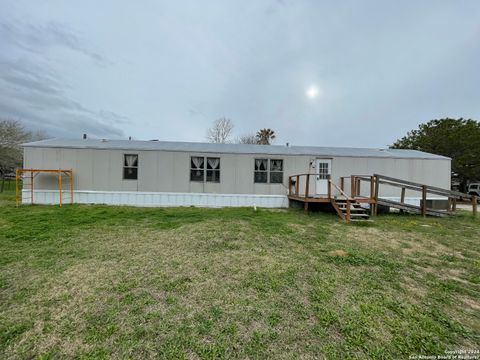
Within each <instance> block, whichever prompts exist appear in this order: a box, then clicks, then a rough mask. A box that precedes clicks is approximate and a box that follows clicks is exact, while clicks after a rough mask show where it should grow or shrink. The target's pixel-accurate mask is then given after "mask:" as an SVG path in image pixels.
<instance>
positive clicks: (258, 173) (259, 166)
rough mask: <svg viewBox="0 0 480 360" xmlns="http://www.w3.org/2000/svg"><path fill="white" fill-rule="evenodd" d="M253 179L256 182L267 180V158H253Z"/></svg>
mask: <svg viewBox="0 0 480 360" xmlns="http://www.w3.org/2000/svg"><path fill="white" fill-rule="evenodd" d="M254 161H255V172H254V177H253V181H254V182H256V183H266V182H268V159H255V160H254Z"/></svg>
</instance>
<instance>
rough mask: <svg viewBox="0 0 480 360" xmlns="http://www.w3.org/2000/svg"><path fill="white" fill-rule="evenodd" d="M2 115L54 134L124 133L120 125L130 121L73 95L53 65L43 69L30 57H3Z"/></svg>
mask: <svg viewBox="0 0 480 360" xmlns="http://www.w3.org/2000/svg"><path fill="white" fill-rule="evenodd" d="M0 66H1V68H2V71H1V72H0V84H1V87H2V89H3V90H2V94H3V96H2V97H1V98H0V116H1V117H3V118H13V119H18V120H21V121H22V122H24V123H25V124H26V125H27V126H29V127H31V128H32V129H39V130H44V131H45V132H47V133H48V134H49V135H51V136H72V135H73V134H75V135H77V134H81V133H83V132H87V133H90V134H92V135H94V136H110V137H111V136H113V137H121V136H123V131H122V130H120V128H119V127H118V126H119V125H124V124H128V123H129V119H128V118H127V117H126V116H123V115H119V114H117V113H115V112H112V111H108V110H103V109H100V110H92V109H89V108H87V107H85V106H83V105H82V104H80V103H79V102H77V101H75V100H73V99H71V98H69V97H68V96H67V95H66V93H65V91H64V90H63V88H62V86H61V78H60V77H59V76H58V75H56V74H55V73H54V72H53V71H52V70H51V69H50V70H48V71H46V72H42V71H41V70H42V69H43V68H42V69H40V68H39V66H38V65H35V64H32V63H31V62H30V61H21V62H11V61H6V60H4V61H1V62H0Z"/></svg>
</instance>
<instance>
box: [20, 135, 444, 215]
mask: <svg viewBox="0 0 480 360" xmlns="http://www.w3.org/2000/svg"><path fill="white" fill-rule="evenodd" d="M23 146H24V155H25V156H24V168H25V169H40V170H41V169H44V170H47V169H50V170H55V169H70V170H71V171H72V173H73V187H72V188H73V193H74V202H76V203H96V204H112V205H135V206H215V207H221V206H252V205H257V206H260V207H288V205H289V197H288V191H289V187H291V185H292V183H291V182H289V177H290V176H293V175H296V174H305V173H310V174H314V176H313V177H312V180H311V182H310V183H309V193H310V194H314V195H315V194H317V195H322V194H326V193H327V191H333V192H334V193H338V190H337V188H333V190H332V189H330V190H329V189H328V181H327V179H331V182H332V183H335V184H337V185H339V184H340V179H341V177H348V176H350V175H352V174H361V175H366V176H367V175H372V174H382V175H386V176H390V177H394V178H400V179H404V180H407V181H412V182H417V183H422V184H426V185H429V186H435V187H438V188H443V189H450V175H451V168H450V166H451V164H450V163H451V160H450V159H449V158H446V157H443V156H438V155H434V154H429V153H424V152H420V151H413V150H392V149H361V148H336V147H314V146H278V145H246V144H211V143H189V142H165V141H131V140H92V139H84V140H83V139H79V140H66V139H50V140H42V141H37V142H32V143H27V144H24V145H23ZM57 180H58V179H57V176H56V175H55V174H54V173H38V174H37V175H36V177H35V181H34V182H35V185H34V187H32V188H26V189H24V190H23V191H24V193H23V197H22V199H23V202H30V198H29V196H30V194H29V191H31V190H32V189H33V196H34V198H35V203H37V204H53V203H58V200H59V191H58V189H59V188H58V181H57ZM67 187H68V185H67V184H63V185H62V188H63V189H64V190H67ZM381 191H382V194H380V195H381V196H383V197H385V198H392V199H395V198H398V197H399V194H398V191H396V189H393V188H392V189H391V190H389V189H388V188H385V189H382V190H381ZM334 195H335V194H333V196H334ZM405 196H406V198H405V201H407V202H408V201H410V202H411V203H415V202H417V203H418V201H419V198H418V195H414V194H409V192H408V190H407V194H406V195H405ZM430 200H433V198H430Z"/></svg>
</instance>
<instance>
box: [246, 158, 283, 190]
mask: <svg viewBox="0 0 480 360" xmlns="http://www.w3.org/2000/svg"><path fill="white" fill-rule="evenodd" d="M253 181H254V182H255V183H264V184H266V183H270V184H281V183H283V160H281V159H255V171H254V179H253Z"/></svg>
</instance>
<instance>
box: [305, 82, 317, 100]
mask: <svg viewBox="0 0 480 360" xmlns="http://www.w3.org/2000/svg"><path fill="white" fill-rule="evenodd" d="M318 93H319V91H318V87H316V86H315V85H310V87H309V88H308V89H307V91H306V94H307V97H308V98H309V99H315V98H316V97H317V96H318Z"/></svg>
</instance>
